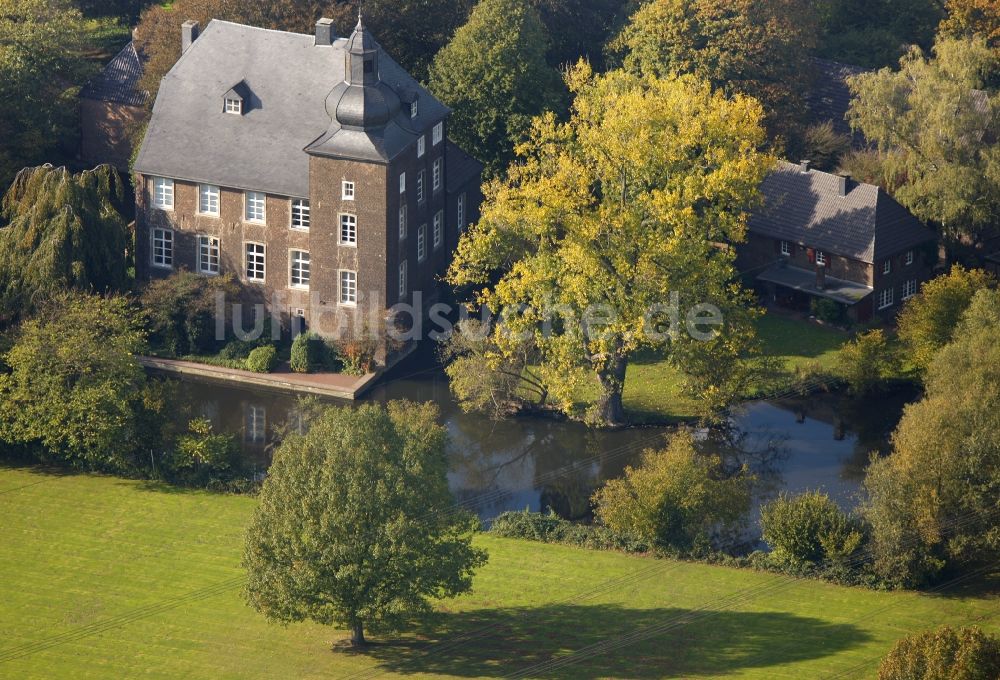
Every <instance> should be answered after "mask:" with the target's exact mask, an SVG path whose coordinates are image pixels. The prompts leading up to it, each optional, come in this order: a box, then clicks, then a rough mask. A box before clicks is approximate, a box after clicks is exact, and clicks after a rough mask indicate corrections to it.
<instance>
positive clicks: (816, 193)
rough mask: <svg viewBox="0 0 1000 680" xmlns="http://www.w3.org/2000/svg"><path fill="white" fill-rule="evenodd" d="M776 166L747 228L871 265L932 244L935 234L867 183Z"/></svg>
mask: <svg viewBox="0 0 1000 680" xmlns="http://www.w3.org/2000/svg"><path fill="white" fill-rule="evenodd" d="M841 181H842V178H841V177H840V176H838V175H832V174H830V173H827V172H821V171H819V170H813V169H809V170H806V171H803V166H801V165H793V164H791V163H784V162H782V163H780V164H779V167H778V168H776V169H775V170H774V171H773V172H771V173H770V174H769V175H768V176H767V177H766V178H765V179H764V181H763V183H762V184H761V187H760V189H761V193H762V194H763V197H764V205H763V206H762V207H761V208H759V209H758V210H756V211H755V212H754V213H753V214H752V215H751V216H750V219H749V221H748V224H747V227H748V229H749V230H750V231H751V232H753V233H757V234H761V235H763V236H768V237H770V238H775V239H780V240H783V241H789V242H792V243H797V244H799V245H801V246H805V247H809V248H818V249H820V250H823V251H826V252H828V253H833V254H836V255H842V256H844V257H848V258H851V259H855V260H860V261H862V262H867V263H874V262H876V261H881V260H882V259H884V258H886V257H889V256H890V255H894V254H896V253H899V252H901V251H904V250H907V249H910V248H914V247H916V246H919V245H921V244H924V243H927V242H928V241H933V240H935V238H936V235H935V233H934V232H933V231H932V230H930V229H928V228H927V227H926V226H925V225H924V224H923V223H922V222H921V221H920V220H918V219H917V218H916V217H914V216H913V215H912V214H911V213H910V212H909V211H908V210H907V209H906V208H904V207H903V206H902V205H900V204H899V203H897V202H896V201H895V200H894V199H893V198H892V197H891V196H889V195H888V194H887V193H886V192H885V191H884V190H882V189H881V188H879V187H877V186H873V185H871V184H864V183H861V182H855V181H853V180H851V179H849V178H848V179H846V192H845V193H844V195H841Z"/></svg>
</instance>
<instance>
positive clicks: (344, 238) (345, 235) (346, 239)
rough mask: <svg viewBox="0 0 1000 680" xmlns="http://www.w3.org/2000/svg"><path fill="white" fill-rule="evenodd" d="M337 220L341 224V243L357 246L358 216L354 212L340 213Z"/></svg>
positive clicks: (352, 246)
mask: <svg viewBox="0 0 1000 680" xmlns="http://www.w3.org/2000/svg"><path fill="white" fill-rule="evenodd" d="M337 222H338V223H339V224H340V245H342V246H350V247H351V248H357V247H358V216H357V215H355V214H353V213H340V215H339V216H338V219H337ZM345 228H346V229H345Z"/></svg>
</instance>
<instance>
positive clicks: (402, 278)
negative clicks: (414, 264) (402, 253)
mask: <svg viewBox="0 0 1000 680" xmlns="http://www.w3.org/2000/svg"><path fill="white" fill-rule="evenodd" d="M404 298H406V260H403V261H402V262H400V263H399V300H400V302H402V301H403V299H404Z"/></svg>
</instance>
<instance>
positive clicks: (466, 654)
mask: <svg viewBox="0 0 1000 680" xmlns="http://www.w3.org/2000/svg"><path fill="white" fill-rule="evenodd" d="M430 623H434V624H436V625H435V627H434V628H433V630H434V637H433V640H432V641H431V642H427V643H412V642H399V643H395V642H388V643H385V644H380V645H376V646H373V647H371V648H370V649H369V650H367V653H368V655H369V656H370V657H372V658H373V659H375V660H376V661H378V662H379V663H380V664H381V666H382V667H383V668H385V669H386V670H387V671H392V672H395V673H404V674H409V673H433V674H438V675H451V676H459V677H477V676H493V677H498V676H505V675H509V674H512V673H519V672H525V673H526V674H527V675H530V676H533V677H546V678H574V679H575V678H603V677H616V676H617V677H621V676H626V677H630V678H661V677H691V676H700V675H725V674H727V673H732V672H736V671H739V670H741V669H746V668H766V667H769V666H776V665H779V664H786V663H791V662H795V661H803V660H808V659H816V658H821V657H824V656H828V655H831V654H835V653H837V652H841V651H843V650H846V649H849V648H851V647H854V646H857V645H860V644H863V643H865V642H867V641H868V640H869V639H870V636H869V635H868V633H866V632H865V631H863V630H861V629H860V628H857V627H856V626H853V625H848V624H834V623H829V622H826V621H821V620H819V619H814V618H807V617H801V616H795V615H793V614H786V613H782V612H729V611H725V612H717V613H707V612H704V611H699V610H688V609H680V608H652V609H631V608H626V607H621V606H618V605H611V604H601V605H577V604H558V605H548V606H540V607H526V608H503V609H487V610H477V611H472V612H462V613H451V614H439V615H436V616H435V617H434V620H433V621H432V622H430ZM645 631H651V632H652V631H655V632H657V634H654V635H649V636H644V635H642V632H645ZM634 638H638V639H634ZM591 646H596V647H595V648H594V649H595V651H596V652H597V653H595V654H593V655H583V654H580V655H579V656H577V657H571V659H572V660H574V661H575V663H572V664H569V665H565V666H561V667H558V668H538V669H534V667H535V666H536V665H538V664H542V663H546V662H552V661H555V660H557V659H560V658H562V657H567V656H569V655H572V654H574V653H575V652H578V651H580V650H585V649H588V648H591ZM566 660H570V659H566Z"/></svg>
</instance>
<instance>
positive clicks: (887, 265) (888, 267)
mask: <svg viewBox="0 0 1000 680" xmlns="http://www.w3.org/2000/svg"><path fill="white" fill-rule="evenodd" d="M882 273H883V274H890V273H892V260H891V259H889V258H886V260H885V262H883V263H882Z"/></svg>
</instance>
